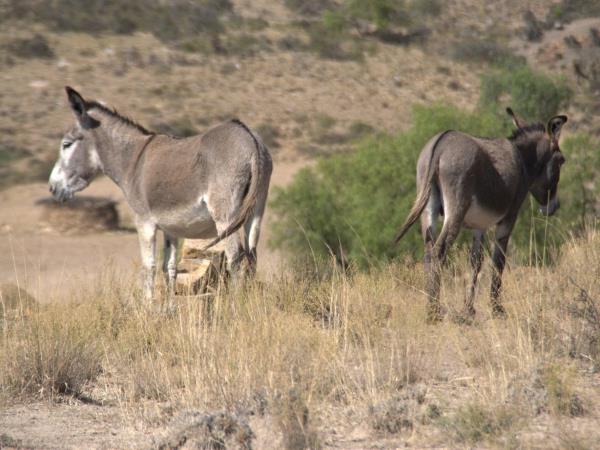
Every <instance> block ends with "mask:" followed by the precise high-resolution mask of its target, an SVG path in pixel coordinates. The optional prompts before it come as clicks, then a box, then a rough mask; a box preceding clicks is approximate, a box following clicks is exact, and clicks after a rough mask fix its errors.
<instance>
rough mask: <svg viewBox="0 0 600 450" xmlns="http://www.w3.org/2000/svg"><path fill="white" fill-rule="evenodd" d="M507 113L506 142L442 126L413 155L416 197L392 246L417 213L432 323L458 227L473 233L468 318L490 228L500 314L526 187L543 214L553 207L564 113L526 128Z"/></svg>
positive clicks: (472, 311) (494, 292)
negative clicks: (439, 225)
mask: <svg viewBox="0 0 600 450" xmlns="http://www.w3.org/2000/svg"><path fill="white" fill-rule="evenodd" d="M507 113H508V114H509V115H510V116H511V117H512V119H513V123H514V124H515V126H516V127H517V129H516V130H515V131H514V132H513V134H512V136H511V137H509V138H508V139H486V138H479V137H474V136H470V135H468V134H465V133H461V132H458V131H445V132H443V133H439V134H437V135H436V136H434V137H433V138H432V139H431V140H430V141H429V142H428V143H427V144H426V145H425V147H424V148H423V150H422V151H421V154H420V156H419V160H418V163H417V198H416V200H415V204H414V205H413V208H412V209H411V211H410V213H409V215H408V217H407V219H406V221H405V223H404V225H402V228H401V229H400V231H399V232H398V234H397V235H396V238H395V239H394V243H397V242H398V241H399V240H400V239H401V238H402V237H403V236H404V234H405V233H406V232H407V231H408V229H409V228H410V227H411V226H412V225H413V224H414V223H415V222H416V221H417V219H418V218H419V216H420V217H421V232H422V235H423V239H424V241H425V257H424V263H425V271H426V272H427V294H428V297H429V312H428V318H429V320H431V321H435V320H439V319H440V318H441V309H440V306H439V292H440V269H441V266H442V265H443V263H444V261H445V259H446V254H447V252H448V248H449V247H450V246H451V245H452V243H453V242H454V240H455V239H456V237H457V236H458V233H459V231H460V229H461V227H463V226H464V227H466V228H470V229H472V230H473V245H472V248H471V251H470V262H471V266H472V268H473V277H472V280H471V287H470V291H469V293H468V295H467V297H466V301H465V313H466V316H467V317H469V316H473V315H474V314H475V308H474V306H473V300H474V296H475V287H476V284H477V277H478V275H479V271H480V270H481V264H482V260H483V247H484V237H485V231H486V230H487V229H488V228H490V227H492V226H494V225H495V226H496V233H495V245H494V253H493V257H492V258H493V263H494V268H495V270H494V273H493V277H492V289H491V302H492V309H493V312H494V314H496V315H504V308H503V307H502V305H501V304H500V301H499V294H500V287H501V283H502V271H503V270H504V264H505V260H506V248H507V245H508V240H509V238H510V234H511V232H512V230H513V227H514V225H515V221H516V220H517V216H518V213H519V210H520V208H521V205H522V204H523V201H524V200H525V198H526V196H527V192H531V194H532V195H533V197H534V198H535V199H536V201H537V202H538V203H539V204H540V205H541V208H540V210H541V212H542V214H544V215H547V216H551V215H552V214H554V213H555V212H556V210H557V209H558V208H559V202H558V196H557V188H558V180H559V177H560V168H561V166H562V165H563V163H564V162H565V158H564V156H563V154H562V153H561V151H560V148H559V146H558V140H559V137H560V131H561V128H562V126H563V125H564V124H565V122H566V121H567V117H566V116H556V117H553V118H552V119H550V120H549V121H548V124H547V125H546V126H544V125H543V124H541V123H536V124H531V125H527V124H526V123H525V122H524V121H523V120H522V119H521V118H520V117H518V116H517V115H516V114H514V113H513V111H512V110H511V109H510V108H507ZM440 214H442V215H443V216H444V223H443V226H442V229H441V231H440V233H439V236H437V238H436V220H437V217H438V215H440Z"/></svg>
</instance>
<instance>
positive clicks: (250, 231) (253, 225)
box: [244, 189, 267, 276]
mask: <svg viewBox="0 0 600 450" xmlns="http://www.w3.org/2000/svg"><path fill="white" fill-rule="evenodd" d="M266 203H267V189H265V190H264V194H263V195H260V196H259V198H258V199H257V201H256V206H255V207H254V213H253V214H252V217H251V219H250V220H248V221H247V222H246V223H245V224H244V230H245V233H244V234H245V239H246V242H245V247H246V253H247V255H246V256H247V257H248V265H249V267H248V272H249V275H250V276H254V275H255V274H256V265H257V262H258V261H257V258H258V257H257V254H256V247H257V245H258V239H259V237H260V225H261V222H262V216H263V214H264V212H265V205H266Z"/></svg>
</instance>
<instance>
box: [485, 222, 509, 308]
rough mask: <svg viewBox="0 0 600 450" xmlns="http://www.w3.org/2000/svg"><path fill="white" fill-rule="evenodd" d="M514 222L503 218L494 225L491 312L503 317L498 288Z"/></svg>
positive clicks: (500, 285)
mask: <svg viewBox="0 0 600 450" xmlns="http://www.w3.org/2000/svg"><path fill="white" fill-rule="evenodd" d="M514 224H515V220H514V219H512V220H506V219H505V220H503V221H502V222H500V223H499V224H498V226H497V227H496V236H495V243H494V254H493V255H492V261H493V263H494V272H493V274H492V289H491V293H490V300H491V303H492V314H493V315H494V316H500V317H503V316H505V315H506V311H505V310H504V307H503V306H502V305H501V304H500V290H501V288H502V272H503V271H504V266H505V264H506V249H507V247H508V240H509V239H510V234H511V232H512V229H513V226H514Z"/></svg>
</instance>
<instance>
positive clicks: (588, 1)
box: [547, 0, 600, 24]
mask: <svg viewBox="0 0 600 450" xmlns="http://www.w3.org/2000/svg"><path fill="white" fill-rule="evenodd" d="M597 15H600V1H598V0H562V1H561V2H560V3H556V4H554V5H552V6H551V7H550V11H549V12H548V18H547V22H549V23H550V24H552V22H556V21H560V22H570V21H572V20H576V19H581V18H588V17H593V16H597Z"/></svg>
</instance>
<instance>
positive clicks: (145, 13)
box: [0, 0, 232, 41]
mask: <svg viewBox="0 0 600 450" xmlns="http://www.w3.org/2000/svg"><path fill="white" fill-rule="evenodd" d="M5 3H6V4H5V5H4V8H3V9H4V14H3V15H2V17H1V18H0V22H6V21H8V20H12V21H15V20H24V21H30V22H39V23H43V24H44V25H46V26H48V27H49V28H51V29H53V30H56V31H60V32H64V31H81V32H87V33H101V32H112V33H117V34H129V33H132V32H134V31H146V32H149V33H152V34H154V35H155V36H156V37H157V38H159V39H161V40H164V41H176V40H179V39H182V38H184V37H189V36H191V35H197V34H202V33H206V34H215V33H220V32H221V31H223V25H222V22H221V17H222V15H223V14H225V13H227V12H231V11H232V5H231V2H230V1H229V0H202V1H196V2H188V1H184V0H177V1H173V2H161V1H158V0H136V1H130V2H127V3H126V4H123V3H122V2H119V1H115V0H109V1H106V0H92V1H88V2H86V4H85V8H82V7H81V5H80V4H79V3H78V2H77V1H74V0H54V1H52V2H46V1H41V0H31V1H28V2H22V1H19V0H8V1H7V2H5ZM65 11H68V14H66V13H65Z"/></svg>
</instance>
